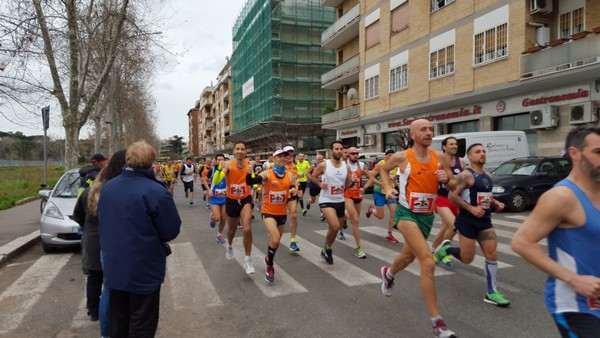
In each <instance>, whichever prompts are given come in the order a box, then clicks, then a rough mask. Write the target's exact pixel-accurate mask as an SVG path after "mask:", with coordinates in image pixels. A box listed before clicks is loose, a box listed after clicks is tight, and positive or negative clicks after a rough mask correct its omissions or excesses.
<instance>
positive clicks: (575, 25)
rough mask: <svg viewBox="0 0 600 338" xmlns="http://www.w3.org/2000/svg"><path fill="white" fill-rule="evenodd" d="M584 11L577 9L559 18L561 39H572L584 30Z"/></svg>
mask: <svg viewBox="0 0 600 338" xmlns="http://www.w3.org/2000/svg"><path fill="white" fill-rule="evenodd" d="M583 17H584V9H583V7H581V8H577V9H575V10H573V11H570V12H566V13H562V14H560V16H559V20H558V22H559V34H560V36H559V38H563V39H570V38H571V35H573V34H575V33H579V32H581V31H583V30H584V23H583Z"/></svg>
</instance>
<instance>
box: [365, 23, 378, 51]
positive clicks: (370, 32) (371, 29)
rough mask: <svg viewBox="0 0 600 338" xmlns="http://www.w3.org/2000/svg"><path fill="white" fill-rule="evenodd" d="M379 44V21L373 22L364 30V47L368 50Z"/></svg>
mask: <svg viewBox="0 0 600 338" xmlns="http://www.w3.org/2000/svg"><path fill="white" fill-rule="evenodd" d="M378 43H379V20H377V21H375V22H373V23H372V24H370V25H369V26H367V28H366V46H365V49H369V48H371V47H373V46H375V45H376V44H378Z"/></svg>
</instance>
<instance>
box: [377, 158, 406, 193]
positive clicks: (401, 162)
mask: <svg viewBox="0 0 600 338" xmlns="http://www.w3.org/2000/svg"><path fill="white" fill-rule="evenodd" d="M407 160H408V159H407V157H406V151H400V152H395V153H394V154H393V155H392V156H391V157H390V159H389V160H388V161H386V162H385V164H384V165H383V166H382V167H381V168H380V169H379V173H380V174H379V177H381V182H382V183H383V185H382V187H383V189H384V190H385V191H386V192H387V194H386V198H389V199H392V198H395V197H396V196H397V195H398V191H396V189H394V188H393V187H392V184H391V182H390V171H392V170H393V169H394V168H404V166H405V165H406V161H407Z"/></svg>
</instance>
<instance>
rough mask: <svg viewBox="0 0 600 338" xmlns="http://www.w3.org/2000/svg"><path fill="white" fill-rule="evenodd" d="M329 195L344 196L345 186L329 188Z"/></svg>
mask: <svg viewBox="0 0 600 338" xmlns="http://www.w3.org/2000/svg"><path fill="white" fill-rule="evenodd" d="M329 193H330V194H331V195H332V196H335V195H343V194H344V186H343V185H330V186H329Z"/></svg>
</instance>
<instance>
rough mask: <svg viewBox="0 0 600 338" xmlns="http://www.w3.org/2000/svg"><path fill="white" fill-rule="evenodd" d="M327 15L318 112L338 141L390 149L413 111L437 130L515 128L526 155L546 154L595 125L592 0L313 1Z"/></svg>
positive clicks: (597, 41)
mask: <svg viewBox="0 0 600 338" xmlns="http://www.w3.org/2000/svg"><path fill="white" fill-rule="evenodd" d="M321 2H322V5H323V6H330V7H334V8H335V10H336V17H337V20H336V22H335V23H333V25H332V26H331V27H330V28H329V29H327V30H325V31H324V32H323V35H322V39H321V43H322V45H323V46H324V47H327V48H332V49H334V50H335V51H336V53H337V56H336V61H337V63H336V65H337V66H336V68H334V69H333V70H332V71H331V72H329V73H324V74H323V76H322V79H321V85H322V87H323V88H329V89H336V90H337V92H338V95H337V98H336V110H335V111H333V112H331V113H329V114H326V115H324V116H323V119H322V122H323V128H327V129H332V130H335V131H336V133H337V137H338V138H341V139H343V140H344V142H345V143H346V144H348V145H356V146H360V147H362V148H363V149H364V151H382V150H384V149H387V148H395V149H397V146H396V142H395V136H396V135H397V133H398V131H399V130H401V129H405V128H407V127H408V126H409V125H410V123H411V122H412V121H413V120H414V119H416V118H427V119H429V120H431V121H432V122H433V123H434V126H435V129H436V133H437V134H447V133H456V132H466V131H491V130H524V131H525V133H526V135H527V140H528V143H529V147H530V153H531V154H532V155H552V154H558V153H559V152H560V150H561V149H562V148H563V146H564V139H565V136H566V134H567V133H568V131H569V130H570V129H571V128H572V127H574V126H576V125H579V124H586V123H587V124H594V125H597V124H598V102H599V101H600V62H599V61H600V2H598V1H593V0H553V1H552V0H546V1H540V0H483V1H482V0H431V1H416V0H389V1H378V0H360V1H356V0H322V1H321Z"/></svg>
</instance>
